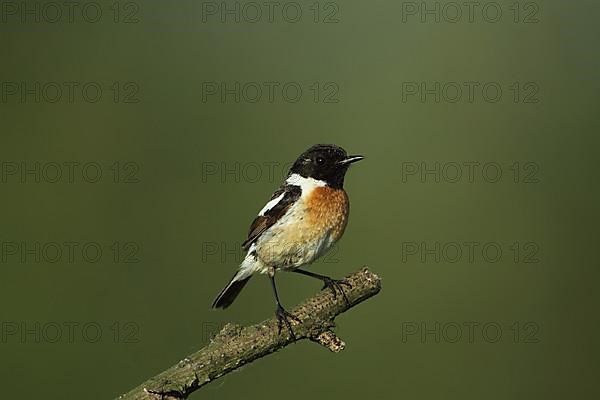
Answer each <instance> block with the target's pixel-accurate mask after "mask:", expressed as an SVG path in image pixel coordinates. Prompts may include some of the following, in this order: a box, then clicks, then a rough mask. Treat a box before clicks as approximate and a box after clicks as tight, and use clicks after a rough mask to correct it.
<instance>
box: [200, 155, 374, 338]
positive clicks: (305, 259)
mask: <svg viewBox="0 0 600 400" xmlns="http://www.w3.org/2000/svg"><path fill="white" fill-rule="evenodd" d="M362 159H364V156H362V155H350V156H349V155H348V154H347V153H346V151H345V150H344V149H343V148H341V147H339V146H337V145H333V144H316V145H314V146H312V147H310V148H309V149H308V150H306V151H304V152H303V153H302V154H300V156H299V157H298V158H297V159H296V161H295V162H294V163H293V164H292V166H291V168H290V169H289V172H288V174H287V177H286V179H285V181H284V182H283V184H282V185H281V186H280V187H279V188H278V189H277V190H276V191H275V192H274V193H273V195H272V196H271V199H270V200H269V201H268V202H267V204H266V205H265V206H264V207H263V208H262V209H261V210H260V211H259V212H258V216H257V217H256V218H255V219H254V221H253V222H252V224H251V225H250V229H249V231H248V235H247V237H246V240H245V241H244V242H243V243H242V248H243V250H244V251H246V255H245V257H244V259H243V261H242V263H241V264H240V266H239V268H238V270H237V271H236V273H235V274H234V275H233V278H231V280H230V281H229V283H228V284H227V285H226V286H225V287H224V288H223V290H221V292H220V293H219V295H218V296H217V297H216V299H215V300H214V302H213V304H212V306H213V308H222V309H225V308H227V307H229V306H230V305H231V304H232V303H233V301H234V300H235V299H236V297H237V296H238V294H239V293H240V291H241V290H242V289H243V288H244V286H245V285H246V283H248V280H249V279H250V278H251V277H252V276H253V275H255V274H264V275H267V276H268V277H269V278H270V280H271V287H272V290H273V294H274V296H275V303H276V308H275V316H276V318H277V321H278V327H279V334H281V328H282V323H284V324H285V325H286V326H287V328H288V331H289V333H290V336H291V338H292V339H293V340H295V339H296V338H295V335H294V332H293V330H292V326H291V323H290V319H292V320H295V321H297V322H301V321H300V320H299V319H298V318H297V317H296V316H294V315H293V314H291V313H289V312H288V311H287V310H285V308H284V307H283V306H282V304H281V302H280V300H279V295H278V293H277V286H276V284H275V274H276V273H277V272H280V271H286V272H290V271H291V272H295V273H298V274H302V275H305V276H309V277H312V278H316V279H319V280H321V281H322V282H323V284H324V285H323V288H329V289H330V290H332V291H333V295H334V296H335V295H336V291H340V292H341V293H342V295H343V297H344V299H345V301H346V302H348V299H347V297H346V294H345V293H344V290H343V288H342V286H343V285H348V286H350V284H349V283H348V282H346V281H344V280H343V279H342V280H337V279H333V278H331V277H329V276H325V275H320V274H316V273H313V272H310V271H307V270H305V269H301V268H300V267H303V266H306V265H309V264H311V263H312V262H313V261H315V260H316V259H318V258H319V257H321V256H322V255H323V254H325V253H326V252H327V251H328V250H329V249H331V248H332V246H333V245H334V244H335V243H336V242H337V241H338V240H339V239H340V238H341V237H342V235H343V234H344V231H345V229H346V225H347V223H348V215H349V211H350V203H349V200H348V195H347V194H346V191H345V190H344V178H345V176H346V172H347V171H348V169H349V167H350V165H352V164H353V163H355V162H357V161H360V160H362Z"/></svg>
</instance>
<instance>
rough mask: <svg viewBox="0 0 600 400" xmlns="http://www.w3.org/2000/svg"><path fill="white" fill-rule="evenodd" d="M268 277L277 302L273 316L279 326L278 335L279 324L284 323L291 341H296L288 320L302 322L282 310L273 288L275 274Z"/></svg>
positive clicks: (274, 287) (275, 288)
mask: <svg viewBox="0 0 600 400" xmlns="http://www.w3.org/2000/svg"><path fill="white" fill-rule="evenodd" d="M269 277H270V278H271V286H272V287H273V293H274V294H275V301H276V302H277V308H276V309H275V316H276V317H277V322H278V324H279V326H278V328H279V330H278V334H280V333H281V323H282V322H284V323H285V325H286V326H287V328H288V330H289V331H290V336H291V337H292V339H293V340H294V341H296V335H294V331H293V330H292V324H290V321H289V319H288V318H291V319H293V320H294V321H297V322H302V321H300V319H299V318H298V317H296V316H295V315H293V314H291V313H289V312H287V311H286V310H285V308H283V306H282V305H281V303H280V302H279V295H278V294H277V287H276V286H275V274H273V275H270V276H269Z"/></svg>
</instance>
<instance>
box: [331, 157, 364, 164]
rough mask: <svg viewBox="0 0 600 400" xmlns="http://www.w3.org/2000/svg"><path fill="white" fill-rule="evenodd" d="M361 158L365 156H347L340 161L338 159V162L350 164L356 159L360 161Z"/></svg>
mask: <svg viewBox="0 0 600 400" xmlns="http://www.w3.org/2000/svg"><path fill="white" fill-rule="evenodd" d="M363 158H365V157H364V156H348V157H346V158H344V159H343V160H342V161H339V162H338V164H341V165H348V164H352V163H355V162H357V161H360V160H362V159H363Z"/></svg>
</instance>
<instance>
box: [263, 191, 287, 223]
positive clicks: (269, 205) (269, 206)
mask: <svg viewBox="0 0 600 400" xmlns="http://www.w3.org/2000/svg"><path fill="white" fill-rule="evenodd" d="M283 196H285V192H283V193H281V194H280V195H279V196H277V197H275V198H274V199H273V200H271V201H269V202H268V203H267V204H266V205H265V206H264V207H263V208H262V210H260V211H259V212H258V215H259V216H260V217H262V216H264V215H265V213H266V212H267V211H269V210H270V209H271V208H273V207H275V205H276V204H277V203H279V202H280V201H281V199H283Z"/></svg>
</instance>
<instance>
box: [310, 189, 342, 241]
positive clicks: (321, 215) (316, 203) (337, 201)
mask: <svg viewBox="0 0 600 400" xmlns="http://www.w3.org/2000/svg"><path fill="white" fill-rule="evenodd" d="M305 202H306V207H307V211H308V213H307V214H308V219H309V223H310V226H311V227H313V228H312V229H314V230H315V231H317V232H323V233H324V232H326V231H329V230H330V231H331V237H332V239H333V240H334V241H337V240H338V239H339V238H340V237H341V236H342V235H343V234H344V230H345V229H346V224H347V223H348V212H349V210H350V203H349V202H348V195H347V194H346V192H345V191H344V190H343V189H332V188H330V187H327V186H323V187H318V188H315V189H314V190H313V191H312V193H311V194H310V197H308V198H307V199H306V200H305Z"/></svg>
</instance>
